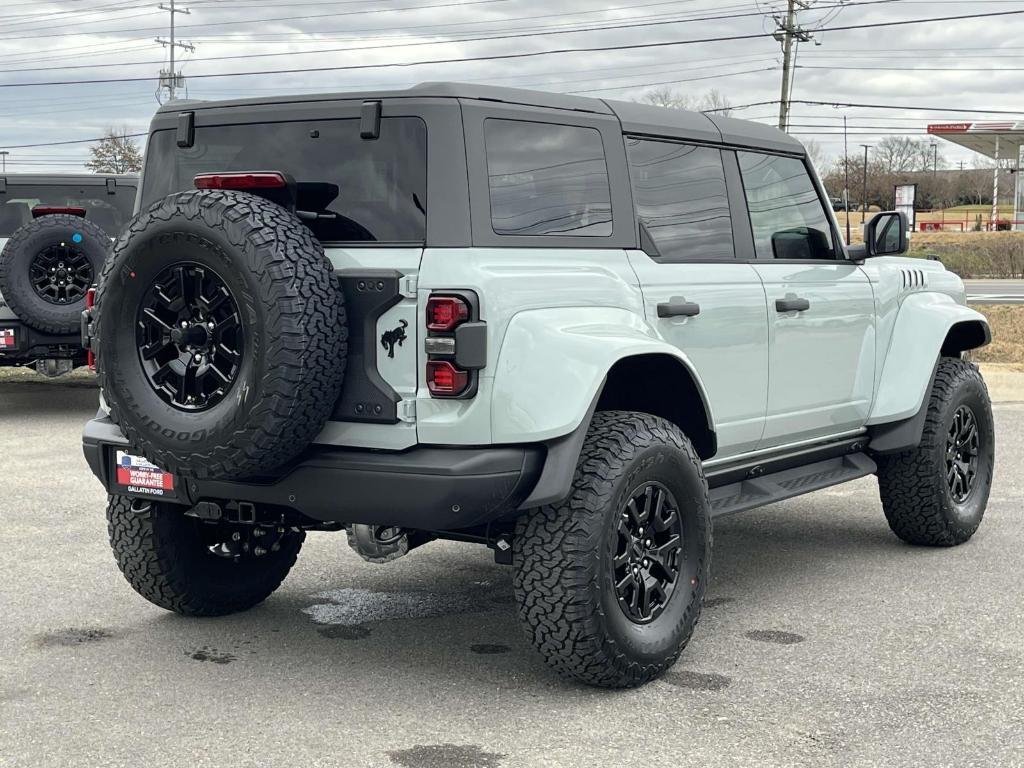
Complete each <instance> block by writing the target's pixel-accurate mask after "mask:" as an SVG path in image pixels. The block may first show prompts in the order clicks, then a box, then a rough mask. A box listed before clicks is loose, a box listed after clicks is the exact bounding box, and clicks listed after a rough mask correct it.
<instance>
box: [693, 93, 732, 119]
mask: <svg viewBox="0 0 1024 768" xmlns="http://www.w3.org/2000/svg"><path fill="white" fill-rule="evenodd" d="M700 110H701V111H702V112H712V111H713V112H714V113H715V114H716V115H720V116H721V117H729V115H731V114H732V102H731V101H729V99H728V98H726V97H725V95H724V94H723V93H722V92H721V91H719V90H718V89H717V88H712V89H711V90H710V91H708V92H707V93H705V94H704V98H702V99H701V100H700Z"/></svg>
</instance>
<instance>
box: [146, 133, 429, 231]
mask: <svg viewBox="0 0 1024 768" xmlns="http://www.w3.org/2000/svg"><path fill="white" fill-rule="evenodd" d="M426 158H427V128H426V125H425V123H424V122H423V121H422V120H420V119H419V118H416V117H388V118H384V119H383V120H381V126H380V137H379V138H377V139H373V140H368V139H363V138H361V137H360V135H359V120H358V119H343V120H316V121H301V122H283V123H246V124H239V125H220V126H207V127H197V128H196V132H195V144H194V145H193V146H192V147H188V148H181V147H178V146H177V141H176V137H175V132H174V131H172V130H163V131H156V132H154V133H153V135H152V136H151V137H150V141H149V150H148V153H147V161H146V169H145V173H144V177H143V178H144V181H143V199H142V202H143V205H150V204H152V203H154V202H156V201H157V200H160V199H162V198H164V197H166V196H167V195H170V194H173V193H175V192H180V191H183V190H186V189H191V188H192V180H193V178H194V177H195V176H196V175H197V174H200V173H213V172H215V171H269V170H273V171H281V172H283V173H287V174H290V175H291V176H293V177H294V178H295V180H296V182H298V185H299V201H298V207H299V208H300V209H301V210H304V211H309V212H312V213H316V214H318V218H317V219H316V220H304V222H303V223H305V224H306V225H307V226H308V227H309V228H310V229H311V230H312V231H313V234H314V235H316V236H317V238H319V239H320V240H322V241H325V242H379V243H420V242H423V241H424V240H425V238H426V217H427V160H426Z"/></svg>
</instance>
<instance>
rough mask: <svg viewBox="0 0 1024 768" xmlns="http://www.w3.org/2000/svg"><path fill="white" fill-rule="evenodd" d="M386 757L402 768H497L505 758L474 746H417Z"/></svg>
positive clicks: (392, 752)
mask: <svg viewBox="0 0 1024 768" xmlns="http://www.w3.org/2000/svg"><path fill="white" fill-rule="evenodd" d="M387 756H388V757H389V758H390V759H391V762H392V763H394V764H395V765H400V766H402V768H499V766H500V765H501V761H502V760H504V759H505V757H507V755H501V754H498V753H496V752H484V750H483V748H482V747H479V746H477V745H476V744H417V745H416V746H415V747H412V748H411V749H396V750H392V751H389V752H388V753H387Z"/></svg>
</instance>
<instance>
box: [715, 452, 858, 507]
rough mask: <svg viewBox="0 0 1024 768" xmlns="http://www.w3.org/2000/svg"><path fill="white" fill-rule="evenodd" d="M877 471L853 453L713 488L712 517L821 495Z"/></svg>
mask: <svg viewBox="0 0 1024 768" xmlns="http://www.w3.org/2000/svg"><path fill="white" fill-rule="evenodd" d="M877 469H878V467H877V465H876V464H875V462H874V461H872V460H871V459H870V458H869V457H868V456H867V455H866V454H863V453H853V454H850V455H848V456H838V457H835V458H831V459H825V460H823V461H816V462H814V463H813V464H807V465H805V466H802V467H793V468H792V469H784V470H782V471H781V472H775V473H773V474H770V475H763V476H762V477H758V478H755V479H752V480H741V481H739V482H736V483H730V484H729V485H723V486H720V487H718V488H712V489H711V491H710V492H709V495H710V497H711V516H712V517H720V516H721V515H731V514H732V513H734V512H743V511H744V510H748V509H754V508H755V507H763V506H765V505H766V504H774V503H775V502H776V501H782V500H783V499H790V498H792V497H794V496H801V495H803V494H805V493H810V492H811V491H820V490H821V489H822V488H828V487H829V486H833V485H839V484H840V483H845V482H846V481H848V480H856V479H857V478H859V477H865V476H866V475H870V474H874V472H875V471H877Z"/></svg>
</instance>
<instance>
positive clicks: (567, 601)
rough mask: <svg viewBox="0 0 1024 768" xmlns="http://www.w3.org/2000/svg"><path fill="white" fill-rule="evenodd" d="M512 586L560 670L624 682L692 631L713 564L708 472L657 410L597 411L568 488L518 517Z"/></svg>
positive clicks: (655, 671)
mask: <svg viewBox="0 0 1024 768" xmlns="http://www.w3.org/2000/svg"><path fill="white" fill-rule="evenodd" d="M514 563H515V575H514V577H513V578H514V586H515V594H516V599H517V602H518V605H519V617H520V620H521V621H522V623H523V625H524V627H525V629H526V632H527V634H528V636H529V638H530V640H531V641H532V643H533V645H534V647H535V648H537V650H539V651H540V653H541V654H542V655H543V657H544V659H545V661H546V662H547V663H548V664H549V665H551V666H552V667H554V668H555V669H556V670H557V671H558V672H560V673H562V674H564V675H567V676H571V677H574V678H576V679H578V680H582V681H583V682H585V683H589V684H591V685H597V686H603V687H608V688H625V687H632V686H637V685H641V684H643V683H646V682H648V681H649V680H652V679H654V678H655V677H657V676H658V675H660V674H661V673H662V672H664V671H665V670H666V669H668V668H669V667H670V666H672V664H674V663H675V661H676V659H677V658H678V657H679V654H680V653H681V652H682V650H683V648H684V647H685V646H686V644H687V643H688V642H689V640H690V636H691V635H692V633H693V629H694V627H695V625H696V624H697V619H698V618H699V616H700V609H701V603H702V601H703V599H704V592H705V589H706V587H707V583H708V577H709V571H710V564H711V519H710V504H709V502H708V491H707V483H706V481H705V479H704V474H703V471H702V469H701V462H700V459H699V458H698V456H697V454H696V453H695V452H694V449H693V446H692V445H691V444H690V441H689V440H688V439H687V438H686V436H685V435H683V433H682V432H680V431H679V429H678V428H677V427H675V426H674V425H673V424H670V423H669V422H667V421H665V420H664V419H660V418H657V417H654V416H650V415H646V414H640V413H626V412H616V411H608V412H602V413H597V414H596V415H595V416H594V419H593V422H592V423H591V425H590V430H589V432H588V434H587V439H586V443H585V445H584V448H583V452H582V455H581V456H580V460H579V464H578V466H577V469H576V475H575V477H574V480H573V490H572V493H571V494H570V496H569V497H568V498H567V499H565V501H563V502H562V503H560V504H558V505H557V506H551V507H543V508H541V509H536V510H533V511H531V512H530V513H528V514H527V515H526V516H524V517H523V518H522V519H521V520H520V521H519V523H518V525H517V527H516V538H515V547H514Z"/></svg>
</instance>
